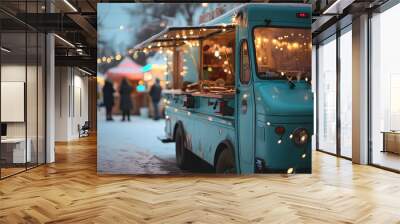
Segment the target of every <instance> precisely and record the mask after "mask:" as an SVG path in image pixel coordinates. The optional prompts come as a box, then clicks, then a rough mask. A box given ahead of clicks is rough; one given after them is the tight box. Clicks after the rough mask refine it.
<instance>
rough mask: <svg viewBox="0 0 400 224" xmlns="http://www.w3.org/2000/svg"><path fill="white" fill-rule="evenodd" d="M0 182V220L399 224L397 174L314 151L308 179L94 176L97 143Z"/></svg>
mask: <svg viewBox="0 0 400 224" xmlns="http://www.w3.org/2000/svg"><path fill="white" fill-rule="evenodd" d="M56 158H57V162H56V163H55V164H51V165H47V166H42V167H39V168H36V169H33V170H30V171H28V172H26V173H22V174H19V175H17V176H14V177H11V178H8V179H5V180H3V181H0V223H45V222H47V223H374V224H375V223H385V224H386V223H400V175H398V174H395V173H391V172H387V171H383V170H380V169H377V168H373V167H368V166H358V165H352V164H351V163H350V162H349V161H347V160H343V159H337V158H335V157H332V156H330V155H326V154H323V153H319V152H316V153H314V162H313V174H312V175H295V176H290V177H284V176H281V175H263V176H243V177H213V176H211V177H210V176H207V177H206V176H203V177H193V176H192V177H133V176H97V174H96V139H95V138H93V137H91V138H85V139H84V140H81V141H77V142H72V143H70V144H58V145H57V154H56Z"/></svg>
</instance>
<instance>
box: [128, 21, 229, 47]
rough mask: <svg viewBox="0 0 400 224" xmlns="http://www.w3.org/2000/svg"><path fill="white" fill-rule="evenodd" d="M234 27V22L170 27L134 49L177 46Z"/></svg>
mask: <svg viewBox="0 0 400 224" xmlns="http://www.w3.org/2000/svg"><path fill="white" fill-rule="evenodd" d="M234 28H235V25H232V24H221V25H214V26H182V27H168V28H166V29H165V30H163V31H162V32H160V33H158V34H156V35H154V36H152V37H150V38H149V39H147V40H145V41H143V42H142V43H140V44H138V45H136V46H135V48H134V50H144V49H147V50H152V49H159V48H168V47H175V46H179V45H182V44H185V42H187V41H196V40H202V39H205V38H208V37H210V36H212V35H215V34H218V33H223V32H228V31H231V30H233V29H234Z"/></svg>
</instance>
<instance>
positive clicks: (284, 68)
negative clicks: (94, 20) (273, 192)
mask: <svg viewBox="0 0 400 224" xmlns="http://www.w3.org/2000/svg"><path fill="white" fill-rule="evenodd" d="M311 39H312V37H311V7H310V5H306V4H268V3H267V4H266V3H263V4H258V3H254V4H246V5H243V6H241V7H238V8H235V9H233V10H232V11H230V12H227V13H226V14H223V15H221V16H219V17H217V18H215V19H213V20H211V21H209V22H207V23H205V24H202V25H199V26H190V27H169V28H166V29H165V30H164V31H162V32H161V33H159V34H157V35H155V36H153V37H151V38H149V39H148V40H146V41H144V42H143V43H141V44H139V45H138V46H136V48H135V49H136V51H137V52H140V53H145V54H146V53H149V52H150V51H157V52H158V53H162V54H164V55H165V58H164V59H165V60H166V62H167V66H166V67H167V69H166V73H165V76H166V81H165V84H166V86H167V89H166V90H165V91H164V103H165V120H166V125H165V133H166V137H165V139H163V141H164V142H175V145H176V146H175V148H176V162H177V164H178V166H179V167H180V168H181V169H190V168H192V166H193V158H194V156H196V157H199V158H201V159H202V160H204V161H206V162H207V163H209V164H210V165H212V166H213V167H214V168H215V170H216V172H217V173H239V174H249V173H289V174H290V173H310V172H311V154H312V153H311V136H312V134H313V93H312V91H311V50H312V44H311Z"/></svg>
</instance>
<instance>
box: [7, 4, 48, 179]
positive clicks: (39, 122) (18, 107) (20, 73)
mask: <svg viewBox="0 0 400 224" xmlns="http://www.w3.org/2000/svg"><path fill="white" fill-rule="evenodd" d="M26 4H27V1H18V2H17V1H14V2H1V3H0V6H1V7H3V6H4V7H7V9H9V10H14V11H15V12H16V13H19V16H23V15H24V14H23V13H25V12H28V13H41V12H42V11H43V7H42V6H43V5H44V1H32V2H28V5H26ZM45 44H46V39H45V35H44V34H43V33H40V32H39V31H38V30H35V29H34V28H32V27H30V26H28V25H27V24H24V23H23V22H21V21H18V20H16V19H15V18H13V17H12V16H10V15H6V14H4V13H1V12H0V47H1V50H0V51H1V57H0V72H1V73H0V82H1V85H0V89H1V91H0V92H1V97H0V98H1V99H0V101H1V105H0V111H1V115H0V120H1V144H0V178H5V177H8V176H10V175H13V174H16V173H19V172H22V171H25V170H27V169H29V168H32V167H36V166H37V165H38V164H43V163H45V92H46V90H45V89H46V88H45V87H46V86H45V68H44V65H45V58H46V53H45Z"/></svg>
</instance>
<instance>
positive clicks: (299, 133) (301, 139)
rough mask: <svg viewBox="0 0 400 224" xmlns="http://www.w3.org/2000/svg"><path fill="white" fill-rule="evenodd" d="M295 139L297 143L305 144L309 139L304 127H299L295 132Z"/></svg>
mask: <svg viewBox="0 0 400 224" xmlns="http://www.w3.org/2000/svg"><path fill="white" fill-rule="evenodd" d="M293 141H294V143H295V144H296V145H299V146H301V145H304V144H306V143H307V141H308V133H307V130H306V129H304V128H298V129H296V130H295V131H294V132H293Z"/></svg>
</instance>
